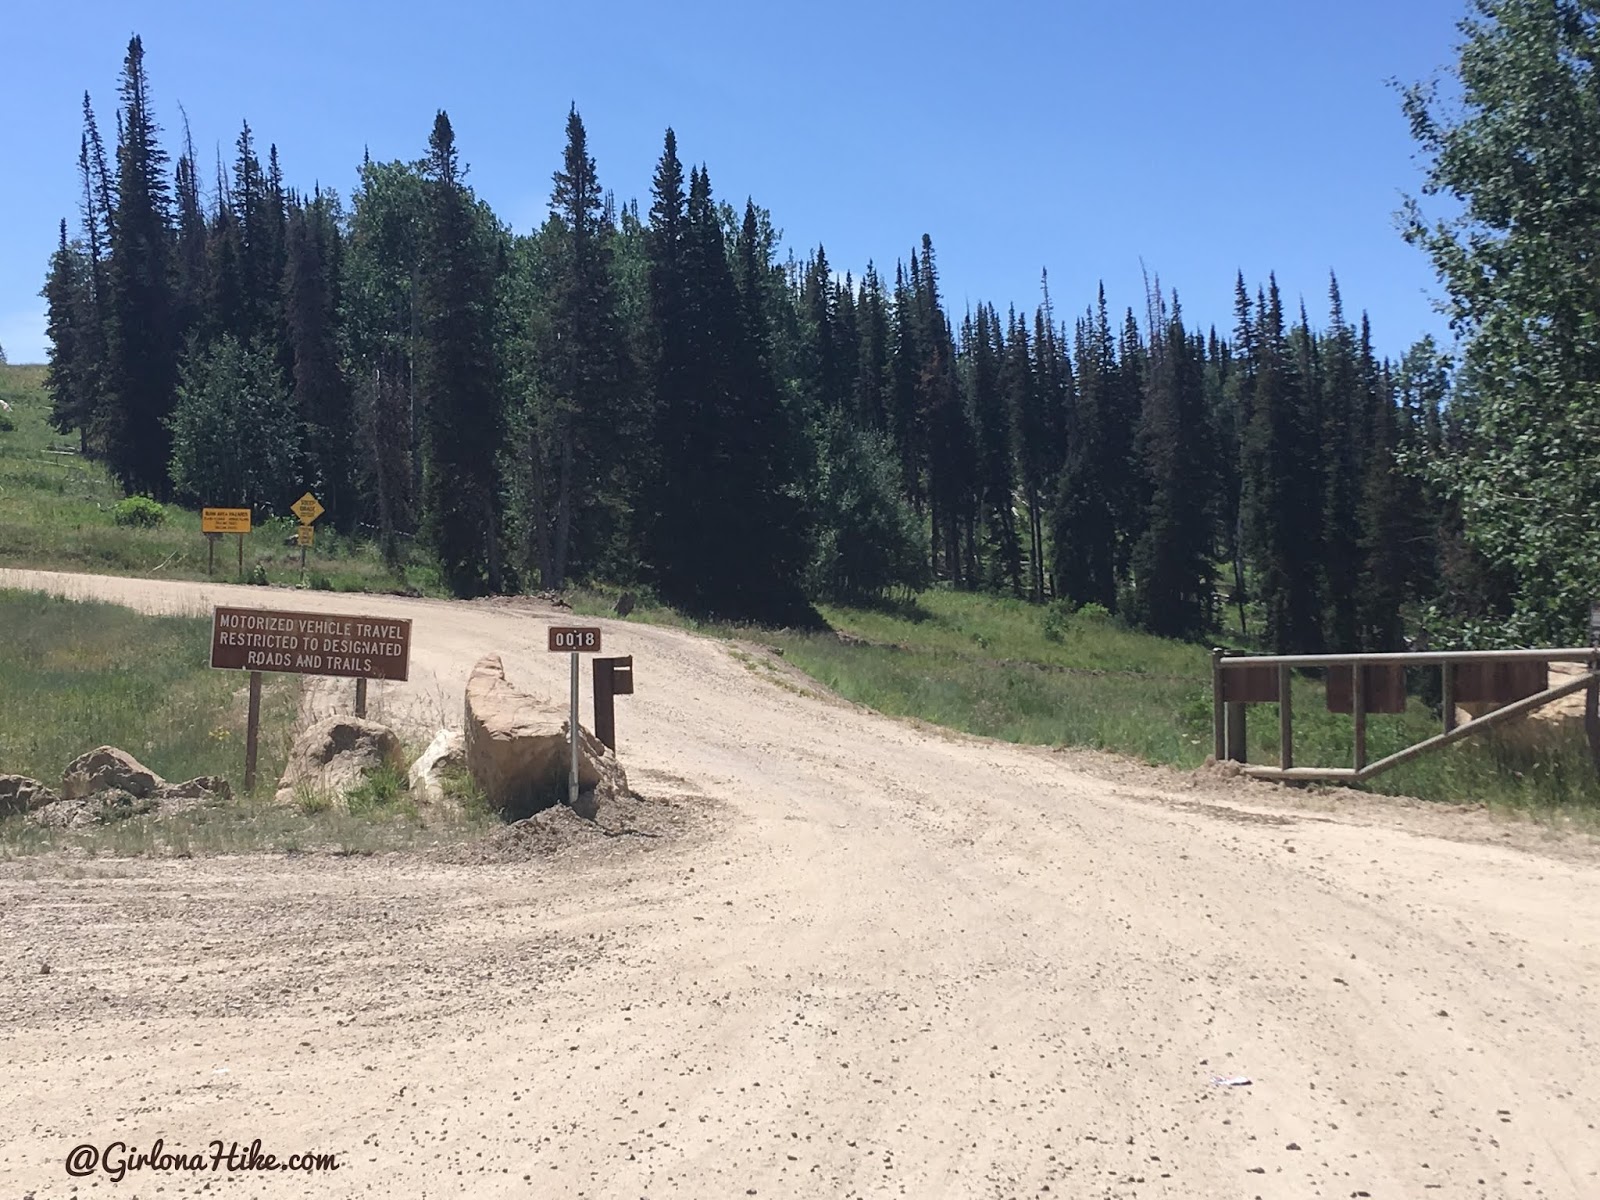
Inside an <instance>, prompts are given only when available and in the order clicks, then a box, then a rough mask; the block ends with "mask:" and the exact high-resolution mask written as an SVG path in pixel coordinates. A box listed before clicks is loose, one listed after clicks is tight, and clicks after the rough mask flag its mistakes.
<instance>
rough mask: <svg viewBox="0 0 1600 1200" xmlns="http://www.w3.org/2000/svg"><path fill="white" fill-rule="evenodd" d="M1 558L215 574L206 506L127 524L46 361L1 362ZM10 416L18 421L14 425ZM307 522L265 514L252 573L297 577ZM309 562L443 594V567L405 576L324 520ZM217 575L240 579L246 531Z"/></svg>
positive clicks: (225, 545) (342, 582) (353, 578)
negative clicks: (55, 389) (80, 450)
mask: <svg viewBox="0 0 1600 1200" xmlns="http://www.w3.org/2000/svg"><path fill="white" fill-rule="evenodd" d="M0 400H5V401H6V402H7V403H8V404H10V405H11V411H10V412H9V413H7V412H4V411H0V418H4V419H3V420H0V566H7V567H32V568H37V569H40V570H54V571H82V572H87V573H93V574H102V575H140V576H148V577H150V578H155V579H205V578H207V573H206V569H207V554H208V550H209V545H208V543H207V540H206V538H205V536H204V535H203V534H202V533H201V532H200V513H199V510H198V509H187V508H183V507H180V506H178V505H175V504H169V505H165V506H163V507H164V509H165V519H164V520H163V521H162V523H161V524H160V525H157V526H148V527H147V526H137V525H118V524H117V523H116V521H115V519H114V518H113V509H114V508H115V507H116V504H117V502H118V501H119V500H121V499H122V491H121V489H120V488H118V487H117V486H116V484H115V483H113V482H112V481H111V478H110V477H109V476H108V475H107V474H106V471H105V469H104V468H103V467H102V466H100V465H99V464H98V463H92V462H87V461H85V460H84V459H83V458H82V457H80V456H79V455H78V454H77V453H76V450H77V446H78V443H77V440H76V439H75V438H73V437H63V436H62V435H60V434H58V433H56V432H55V430H53V429H52V428H51V427H50V424H49V420H48V418H49V413H50V402H49V399H48V398H47V397H46V395H45V393H44V368H43V367H38V366H0ZM6 425H10V426H11V428H9V429H7V428H5V426H6ZM297 525H298V522H297V521H296V519H295V518H294V517H293V516H292V515H290V514H289V512H288V511H287V510H285V511H284V513H283V514H282V515H281V516H277V517H272V518H270V519H267V520H261V519H260V518H259V514H258V518H257V520H256V521H255V523H254V527H253V528H252V529H251V531H250V532H249V533H248V534H246V535H245V538H244V572H243V573H244V578H245V579H247V580H250V581H252V582H260V583H270V584H281V585H287V586H294V585H298V584H299V583H300V551H299V549H298V548H296V547H294V546H290V545H286V544H285V543H286V542H287V541H288V540H290V539H292V537H293V535H294V531H295V528H296V526H297ZM316 539H317V540H316V545H315V546H314V547H312V549H311V550H310V552H309V554H308V556H307V562H306V575H307V582H308V583H309V584H310V585H311V586H314V587H317V588H322V589H326V590H332V591H351V592H403V593H416V594H427V595H432V594H441V592H440V588H439V584H438V580H437V572H436V571H435V570H434V569H433V568H432V567H430V566H427V565H425V564H421V563H417V564H411V565H408V566H407V567H406V569H405V571H404V573H403V574H402V575H400V576H396V574H395V573H394V572H392V571H390V570H389V568H388V567H387V566H385V564H384V562H383V560H382V557H381V556H380V554H379V553H378V551H377V548H376V547H375V546H374V545H373V544H371V543H369V542H365V541H361V540H358V539H355V538H350V537H344V536H341V535H340V534H338V533H335V532H334V531H333V530H332V528H331V527H329V526H328V525H327V523H326V521H321V522H318V525H317V532H316ZM215 571H216V574H215V578H216V579H218V580H219V581H223V582H238V581H239V580H240V568H239V545H238V538H237V537H236V536H234V535H232V534H229V535H225V536H224V537H223V538H222V539H221V540H220V541H218V542H217V544H216V562H215Z"/></svg>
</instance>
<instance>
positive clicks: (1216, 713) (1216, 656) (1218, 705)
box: [1211, 646, 1228, 762]
mask: <svg viewBox="0 0 1600 1200" xmlns="http://www.w3.org/2000/svg"><path fill="white" fill-rule="evenodd" d="M1222 655H1223V650H1222V648H1221V647H1220V646H1217V647H1214V648H1213V649H1212V651H1211V760H1212V761H1213V762H1221V761H1222V760H1223V759H1224V758H1226V757H1227V755H1228V728H1227V721H1226V719H1225V718H1224V717H1223V712H1222V710H1223V699H1222Z"/></svg>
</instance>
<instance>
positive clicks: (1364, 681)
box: [1328, 663, 1406, 713]
mask: <svg viewBox="0 0 1600 1200" xmlns="http://www.w3.org/2000/svg"><path fill="white" fill-rule="evenodd" d="M1353 671H1354V668H1353V667H1350V666H1336V667H1329V668H1328V711H1329V712H1331V713H1350V712H1354V711H1355V704H1354V703H1353V701H1354V699H1355V697H1354V696H1353V695H1352V693H1353V692H1354V690H1355V689H1354V686H1353V680H1352V673H1353ZM1361 694H1362V705H1363V707H1364V708H1365V709H1366V710H1367V711H1368V712H1369V713H1403V712H1405V710H1406V669H1405V668H1404V667H1402V666H1400V665H1399V664H1398V663H1392V664H1391V663H1368V664H1366V665H1365V666H1363V667H1362V668H1361Z"/></svg>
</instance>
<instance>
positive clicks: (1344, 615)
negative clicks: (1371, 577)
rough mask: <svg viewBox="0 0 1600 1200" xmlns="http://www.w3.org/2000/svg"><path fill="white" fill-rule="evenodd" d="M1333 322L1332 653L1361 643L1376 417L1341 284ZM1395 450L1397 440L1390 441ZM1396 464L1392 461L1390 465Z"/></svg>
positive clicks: (1327, 564) (1327, 546)
mask: <svg viewBox="0 0 1600 1200" xmlns="http://www.w3.org/2000/svg"><path fill="white" fill-rule="evenodd" d="M1328 305H1329V310H1330V324H1329V329H1328V334H1327V336H1326V337H1325V338H1324V339H1323V349H1322V355H1321V368H1322V369H1321V393H1322V396H1321V399H1322V405H1321V407H1322V421H1321V430H1322V436H1321V454H1320V458H1321V461H1322V467H1323V500H1322V539H1321V546H1322V553H1321V560H1322V580H1321V586H1322V591H1323V595H1324V596H1325V597H1326V604H1327V617H1326V623H1325V641H1326V643H1327V645H1328V646H1329V648H1330V649H1332V650H1335V651H1344V652H1346V653H1348V652H1351V651H1354V650H1355V649H1357V647H1358V644H1359V643H1360V641H1361V636H1360V633H1359V629H1358V626H1359V623H1360V622H1359V620H1358V613H1357V609H1358V592H1359V590H1360V587H1361V549H1360V546H1359V540H1360V535H1361V531H1360V529H1359V528H1358V526H1357V509H1358V507H1359V506H1360V502H1361V493H1362V489H1363V486H1364V485H1363V482H1362V481H1363V477H1364V475H1365V473H1366V467H1367V464H1366V463H1365V461H1364V460H1365V457H1366V451H1367V446H1366V444H1367V441H1368V439H1369V438H1370V437H1371V436H1372V435H1373V431H1374V419H1373V417H1372V415H1371V414H1370V412H1369V409H1368V406H1367V405H1366V404H1364V403H1363V402H1362V399H1363V398H1362V396H1361V393H1360V391H1359V389H1358V386H1357V379H1356V350H1355V333H1354V331H1353V330H1352V329H1351V328H1350V326H1349V325H1348V324H1347V323H1346V322H1345V319H1344V304H1343V300H1342V299H1341V297H1340V295H1339V281H1338V279H1337V278H1335V277H1333V276H1332V275H1331V274H1330V277H1329V283H1328ZM1387 445H1388V447H1389V449H1388V451H1385V453H1391V452H1392V450H1393V439H1392V438H1390V439H1389V440H1388V443H1387ZM1390 465H1392V463H1391V464H1390Z"/></svg>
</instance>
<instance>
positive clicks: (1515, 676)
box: [1456, 662, 1550, 704]
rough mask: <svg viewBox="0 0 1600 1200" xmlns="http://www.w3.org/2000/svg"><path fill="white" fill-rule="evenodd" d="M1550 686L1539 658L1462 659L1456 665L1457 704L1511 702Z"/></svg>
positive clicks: (1534, 694) (1548, 669) (1544, 665)
mask: <svg viewBox="0 0 1600 1200" xmlns="http://www.w3.org/2000/svg"><path fill="white" fill-rule="evenodd" d="M1549 686H1550V666H1549V664H1548V663H1542V662H1464V663H1459V664H1457V666H1456V703H1457V704H1511V703H1513V702H1514V701H1517V700H1523V699H1526V698H1527V697H1528V696H1537V695H1538V694H1539V693H1540V692H1542V691H1544V690H1545V688H1547V687H1549Z"/></svg>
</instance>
